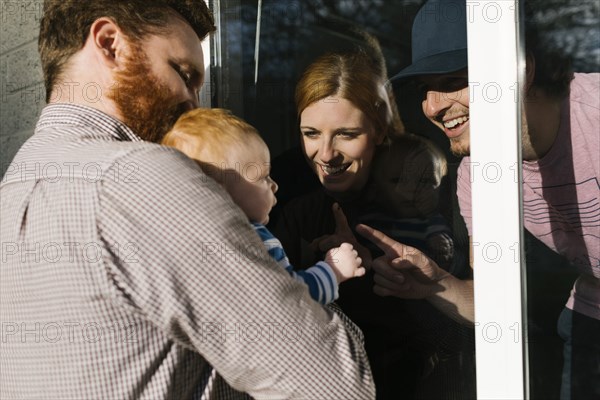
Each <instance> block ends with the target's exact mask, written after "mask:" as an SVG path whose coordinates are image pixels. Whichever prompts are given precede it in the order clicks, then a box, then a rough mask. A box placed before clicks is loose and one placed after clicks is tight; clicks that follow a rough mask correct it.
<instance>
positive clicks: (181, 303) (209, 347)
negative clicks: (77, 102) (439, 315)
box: [100, 146, 374, 399]
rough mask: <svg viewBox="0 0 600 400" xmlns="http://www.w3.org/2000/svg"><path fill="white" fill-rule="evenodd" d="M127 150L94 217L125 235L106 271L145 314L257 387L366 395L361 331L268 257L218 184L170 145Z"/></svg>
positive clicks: (112, 233) (272, 392) (224, 371)
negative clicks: (124, 173) (125, 169)
mask: <svg viewBox="0 0 600 400" xmlns="http://www.w3.org/2000/svg"><path fill="white" fill-rule="evenodd" d="M126 161H127V162H128V163H129V165H132V164H135V165H137V167H138V168H137V174H136V176H135V177H134V178H135V182H132V181H129V182H127V181H125V180H123V179H121V180H105V181H103V191H102V195H101V199H100V203H101V204H100V207H101V214H100V215H101V219H102V220H101V221H100V226H101V232H102V235H103V239H104V240H106V241H107V242H109V243H128V242H134V243H135V245H136V249H137V252H136V257H135V262H132V261H131V260H127V259H123V258H120V259H118V260H117V262H116V263H115V264H116V269H117V270H116V271H113V272H114V276H115V278H114V279H115V281H117V283H118V285H119V290H120V291H122V292H125V294H126V296H128V298H129V299H130V300H131V301H132V302H133V303H134V304H135V305H136V306H137V307H139V308H140V309H141V310H142V312H143V313H144V314H145V315H146V316H147V318H148V319H149V320H151V321H152V322H153V323H154V324H155V325H156V326H158V327H159V328H160V329H161V330H163V331H164V332H165V334H167V335H168V336H169V337H171V338H172V339H173V340H174V341H176V342H177V343H179V344H181V345H183V346H185V347H188V348H191V349H193V350H194V351H197V352H198V353H200V354H201V355H202V356H203V357H204V358H205V359H206V360H207V361H208V362H209V363H210V364H211V365H212V366H213V367H214V368H215V369H216V370H217V371H218V372H219V374H220V375H221V376H223V377H224V379H225V380H226V381H227V382H228V383H229V384H231V386H232V387H234V388H235V389H237V390H240V391H244V392H247V393H249V394H250V395H252V396H253V397H255V398H267V397H268V398H344V399H346V398H347V399H368V398H374V385H373V380H372V377H371V372H370V368H369V364H368V360H367V357H366V354H365V351H364V348H363V346H362V344H361V343H360V338H359V337H357V335H355V334H353V333H352V332H351V331H349V330H347V329H346V328H345V326H344V324H343V323H342V322H341V320H340V318H339V317H338V316H337V315H336V314H335V313H332V312H331V311H327V310H326V309H324V308H323V307H322V306H321V305H319V304H318V303H316V302H314V301H313V300H312V299H311V298H310V296H309V294H308V291H307V290H306V288H305V287H304V285H303V284H302V283H299V282H296V281H294V280H293V279H291V278H290V277H289V275H288V274H287V273H286V271H285V270H284V269H283V268H281V267H279V266H278V265H277V264H276V263H275V261H274V260H273V259H272V258H271V257H270V256H269V255H268V253H267V251H266V250H265V248H264V246H263V243H262V242H261V241H260V239H259V238H258V236H257V235H256V233H255V232H254V231H253V229H252V227H251V226H250V225H249V224H248V222H247V220H246V217H245V216H244V215H243V213H242V212H241V210H239V209H238V208H237V207H236V206H235V205H234V204H233V202H232V201H231V199H230V198H229V196H228V195H227V194H226V193H225V192H224V191H223V190H222V188H221V187H220V186H219V185H217V184H216V183H215V182H214V181H213V180H212V179H210V178H208V177H207V176H206V175H204V174H203V173H202V172H201V171H200V169H199V168H198V167H197V166H196V164H194V163H193V162H192V161H191V160H189V159H187V158H186V157H184V156H183V155H181V154H180V153H177V152H175V151H174V150H171V149H166V148H163V147H159V146H148V147H146V148H145V149H142V150H138V151H136V152H135V153H134V154H130V155H129V156H128V158H127V160H126ZM236 332H238V333H239V334H236Z"/></svg>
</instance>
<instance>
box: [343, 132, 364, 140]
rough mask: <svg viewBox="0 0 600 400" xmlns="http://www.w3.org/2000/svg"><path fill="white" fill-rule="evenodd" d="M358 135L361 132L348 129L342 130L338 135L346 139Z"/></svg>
mask: <svg viewBox="0 0 600 400" xmlns="http://www.w3.org/2000/svg"><path fill="white" fill-rule="evenodd" d="M358 135H360V133H359V132H346V131H342V132H339V133H338V136H341V137H342V138H344V139H354V138H356V137H357V136H358Z"/></svg>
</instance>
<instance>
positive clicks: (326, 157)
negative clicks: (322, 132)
mask: <svg viewBox="0 0 600 400" xmlns="http://www.w3.org/2000/svg"><path fill="white" fill-rule="evenodd" d="M336 155H337V150H336V148H335V144H334V142H333V140H323V142H322V143H321V148H320V149H319V158H320V160H321V161H322V162H324V163H329V162H330V161H331V160H333V159H334V158H335V157H336Z"/></svg>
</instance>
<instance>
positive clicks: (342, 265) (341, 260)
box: [325, 243, 365, 284]
mask: <svg viewBox="0 0 600 400" xmlns="http://www.w3.org/2000/svg"><path fill="white" fill-rule="evenodd" d="M325 262H326V263H327V264H329V265H330V266H331V268H332V269H333V271H334V272H335V276H336V278H337V281H338V284H340V283H342V282H344V281H346V280H348V279H351V278H355V277H359V276H363V275H364V274H365V269H364V268H363V267H362V266H361V264H362V259H361V258H360V257H359V256H358V252H357V251H356V250H354V247H352V245H351V244H350V243H342V244H341V246H340V247H335V248H333V249H331V250H329V251H328V252H327V254H326V255H325Z"/></svg>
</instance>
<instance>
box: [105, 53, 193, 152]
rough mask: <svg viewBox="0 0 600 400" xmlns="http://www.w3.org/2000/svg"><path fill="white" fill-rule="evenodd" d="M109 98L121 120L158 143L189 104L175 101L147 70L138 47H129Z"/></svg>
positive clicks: (147, 67) (144, 138)
mask: <svg viewBox="0 0 600 400" xmlns="http://www.w3.org/2000/svg"><path fill="white" fill-rule="evenodd" d="M115 75H116V77H115V80H116V84H115V86H114V88H112V89H111V91H110V93H109V95H108V97H109V98H110V99H111V100H113V101H114V102H115V104H116V105H117V108H118V110H119V112H120V113H121V118H122V121H123V122H124V123H125V124H126V125H127V126H129V127H130V128H131V129H132V130H133V132H134V133H136V134H137V135H138V136H139V137H141V138H142V139H143V140H147V141H150V142H154V143H159V142H160V141H161V140H162V138H163V137H164V136H165V134H166V133H167V132H168V131H169V130H170V129H171V128H172V127H173V125H174V124H175V121H177V118H179V116H180V115H181V114H183V113H184V112H185V111H187V108H188V107H189V106H188V105H186V103H178V102H177V99H176V98H175V96H173V94H172V93H171V91H170V90H169V88H168V87H167V86H166V85H164V84H162V83H160V80H159V79H158V77H157V76H156V75H154V74H153V73H152V71H151V70H150V66H149V63H148V59H147V58H146V56H145V54H144V52H143V51H142V50H141V48H140V47H137V46H132V48H131V55H130V56H129V57H127V59H126V61H125V68H124V70H123V71H119V72H117V73H116V74H115Z"/></svg>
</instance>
